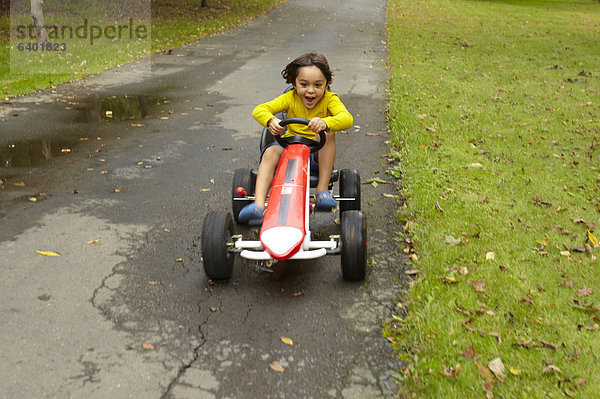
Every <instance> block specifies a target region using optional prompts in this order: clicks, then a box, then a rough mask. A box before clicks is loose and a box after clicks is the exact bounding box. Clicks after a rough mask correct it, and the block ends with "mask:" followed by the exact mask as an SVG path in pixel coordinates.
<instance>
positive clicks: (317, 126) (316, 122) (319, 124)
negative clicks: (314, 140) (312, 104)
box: [308, 118, 327, 133]
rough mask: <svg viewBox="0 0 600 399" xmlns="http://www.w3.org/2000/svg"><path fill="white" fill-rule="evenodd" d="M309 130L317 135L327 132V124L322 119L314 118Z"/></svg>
mask: <svg viewBox="0 0 600 399" xmlns="http://www.w3.org/2000/svg"><path fill="white" fill-rule="evenodd" d="M308 128H309V129H310V130H312V131H313V132H315V133H319V132H320V131H323V130H327V123H325V121H324V120H323V119H321V118H312V119H311V120H310V122H309V123H308Z"/></svg>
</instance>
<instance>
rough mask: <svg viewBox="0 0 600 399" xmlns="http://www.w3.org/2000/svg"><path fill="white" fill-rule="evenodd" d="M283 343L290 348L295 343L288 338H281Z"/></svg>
mask: <svg viewBox="0 0 600 399" xmlns="http://www.w3.org/2000/svg"><path fill="white" fill-rule="evenodd" d="M281 342H283V343H284V344H286V345H289V346H294V341H292V339H291V338H288V337H281Z"/></svg>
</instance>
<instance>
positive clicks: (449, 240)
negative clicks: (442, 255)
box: [444, 235, 461, 245]
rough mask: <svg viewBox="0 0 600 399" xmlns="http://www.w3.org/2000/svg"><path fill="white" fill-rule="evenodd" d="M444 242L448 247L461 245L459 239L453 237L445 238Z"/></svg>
mask: <svg viewBox="0 0 600 399" xmlns="http://www.w3.org/2000/svg"><path fill="white" fill-rule="evenodd" d="M444 242H445V243H446V244H448V245H458V244H460V243H461V240H460V239H459V238H454V236H452V235H447V236H444Z"/></svg>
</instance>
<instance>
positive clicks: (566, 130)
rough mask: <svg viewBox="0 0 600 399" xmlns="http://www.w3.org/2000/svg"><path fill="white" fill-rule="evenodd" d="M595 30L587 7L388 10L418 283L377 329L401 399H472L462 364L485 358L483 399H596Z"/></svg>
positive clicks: (440, 5) (473, 4)
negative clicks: (396, 373)
mask: <svg viewBox="0 0 600 399" xmlns="http://www.w3.org/2000/svg"><path fill="white" fill-rule="evenodd" d="M598 21H600V4H598V2H597V1H591V0H590V1H577V2H573V1H566V0H563V1H559V0H547V1H542V0H538V1H491V0H490V1H477V0H470V1H469V0H452V1H449V0H429V1H424V0H410V1H404V0H390V1H389V2H388V35H389V38H388V39H389V40H388V43H389V46H390V55H389V67H390V70H391V74H392V79H391V84H390V85H391V91H390V105H389V118H390V127H391V131H392V136H393V139H392V141H391V146H392V151H391V152H392V153H393V154H394V155H396V156H397V157H398V159H399V166H397V167H396V168H395V170H393V171H392V172H393V173H395V174H396V175H398V176H400V175H401V177H402V187H403V195H404V197H405V201H406V204H405V207H403V208H401V211H400V212H399V218H400V219H401V220H402V221H403V222H406V230H407V231H408V233H407V240H408V244H407V245H406V248H407V249H406V251H409V250H410V251H411V252H413V253H415V255H416V256H413V258H414V259H415V260H416V261H415V264H414V265H410V267H411V268H413V267H414V268H416V269H419V274H418V276H417V277H416V279H417V281H418V282H415V283H414V285H413V286H412V288H411V290H410V292H409V297H408V299H407V304H406V306H405V308H407V309H408V311H407V312H406V314H405V313H402V314H401V315H398V316H397V317H395V318H394V320H393V321H392V322H390V326H389V328H388V329H387V334H388V335H389V338H390V340H392V341H393V342H395V343H396V347H397V348H398V349H399V351H400V354H401V356H402V357H403V358H404V359H405V360H406V368H405V369H404V370H402V373H401V374H402V375H401V377H400V378H401V379H402V381H403V382H402V384H401V391H402V392H403V394H405V395H406V396H408V397H410V396H411V395H412V396H414V397H425V398H457V397H466V398H471V397H485V391H484V387H483V384H484V382H485V378H484V377H483V376H482V375H481V374H482V373H483V374H484V375H485V373H484V372H483V371H482V372H481V373H480V372H479V371H478V366H477V364H479V365H481V366H482V367H483V368H485V369H488V363H489V362H490V361H492V360H493V359H495V358H500V359H501V361H502V363H503V364H504V366H505V368H506V371H505V374H506V379H505V380H504V381H500V379H499V378H498V377H492V379H491V380H490V381H491V385H489V386H487V387H486V388H487V390H488V391H489V392H492V394H493V395H495V396H494V397H504V398H542V397H564V396H565V395H567V397H568V396H571V395H573V396H576V397H582V398H591V397H594V396H595V395H597V392H599V391H600V363H599V359H598V357H599V356H600V329H598V328H597V327H598V324H600V310H599V309H600V262H599V261H598V260H596V257H597V256H598V255H599V254H600V250H598V248H592V247H593V244H594V241H593V238H594V237H596V236H600V234H598V233H597V232H596V233H594V227H595V226H593V225H592V224H594V225H598V224H599V223H600V191H599V190H600V130H599V128H600V119H599V115H600V100H599V99H600V62H599V58H598V43H600V23H599V22H598ZM586 223H587V224H586ZM588 231H589V232H590V233H591V234H592V235H593V237H591V238H592V241H590V240H589V238H588V237H589V235H588ZM586 245H587V251H586ZM578 250H583V251H584V252H578ZM590 250H591V253H590V252H589V251H590ZM482 284H485V285H484V286H483V285H482ZM475 288H478V289H479V291H481V292H476V289H475ZM588 288H591V292H590V290H589V289H588ZM471 347H472V348H473V351H470V350H468V348H471ZM473 354H474V356H473ZM457 364H460V368H459V369H460V371H459V372H457V371H454V372H453V371H452V369H451V368H456V365H457ZM549 366H553V367H557V368H558V369H560V372H559V371H557V370H556V369H554V368H553V367H549ZM496 383H497V385H496V386H495V385H493V384H496ZM489 395H491V394H489Z"/></svg>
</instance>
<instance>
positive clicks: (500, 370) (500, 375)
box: [488, 357, 506, 382]
mask: <svg viewBox="0 0 600 399" xmlns="http://www.w3.org/2000/svg"><path fill="white" fill-rule="evenodd" d="M488 368H489V369H490V370H491V371H492V373H494V375H495V376H496V378H497V379H499V380H500V382H504V380H505V379H506V369H505V368H504V364H503V363H502V360H501V359H500V358H499V357H497V358H495V359H494V360H492V361H491V362H489V363H488Z"/></svg>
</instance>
